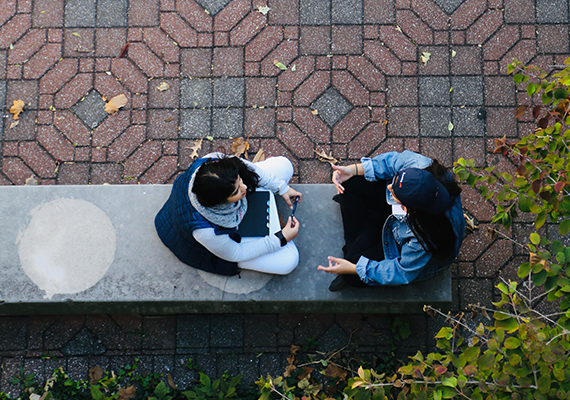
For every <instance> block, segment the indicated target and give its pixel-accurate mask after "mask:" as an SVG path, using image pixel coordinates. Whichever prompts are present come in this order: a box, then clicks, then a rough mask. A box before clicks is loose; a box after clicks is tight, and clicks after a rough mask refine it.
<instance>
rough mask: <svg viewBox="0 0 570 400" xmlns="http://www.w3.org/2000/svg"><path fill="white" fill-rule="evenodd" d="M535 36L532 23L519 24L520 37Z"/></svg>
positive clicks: (528, 37) (530, 37)
mask: <svg viewBox="0 0 570 400" xmlns="http://www.w3.org/2000/svg"><path fill="white" fill-rule="evenodd" d="M535 37H536V27H535V26H534V25H521V38H523V39H534V38H535Z"/></svg>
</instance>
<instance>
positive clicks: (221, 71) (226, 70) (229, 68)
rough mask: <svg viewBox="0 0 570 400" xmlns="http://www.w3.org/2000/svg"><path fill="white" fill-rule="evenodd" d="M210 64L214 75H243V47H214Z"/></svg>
mask: <svg viewBox="0 0 570 400" xmlns="http://www.w3.org/2000/svg"><path fill="white" fill-rule="evenodd" d="M212 65H213V74H214V75H216V76H243V48H239V47H237V48H236V47H216V48H215V49H214V56H213V61H212Z"/></svg>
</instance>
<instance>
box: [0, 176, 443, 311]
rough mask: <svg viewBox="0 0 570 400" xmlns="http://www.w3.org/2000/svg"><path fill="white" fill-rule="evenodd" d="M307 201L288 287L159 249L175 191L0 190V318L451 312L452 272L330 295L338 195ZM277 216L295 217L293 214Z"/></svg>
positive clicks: (278, 279)
mask: <svg viewBox="0 0 570 400" xmlns="http://www.w3.org/2000/svg"><path fill="white" fill-rule="evenodd" d="M293 187H294V188H296V189H297V190H299V191H301V192H302V193H303V195H304V199H303V203H302V204H301V205H300V206H299V207H298V209H297V216H298V218H299V221H300V222H301V224H302V227H301V231H300V234H299V236H298V238H297V239H296V240H295V242H296V244H297V246H298V247H299V252H300V263H299V266H298V267H297V268H296V269H295V271H293V272H292V273H291V274H290V275H287V276H272V275H266V274H261V273H256V272H251V271H242V273H241V275H240V276H235V277H223V276H218V275H213V274H209V273H206V272H203V271H199V270H196V269H194V268H190V267H188V266H187V265H185V264H183V263H181V262H180V261H178V259H176V257H174V255H173V254H172V253H170V251H169V250H168V249H167V248H166V247H165V246H164V245H163V244H162V243H161V242H160V239H159V238H158V236H157V234H156V232H155V229H154V223H153V221H154V216H155V215H156V213H157V212H158V210H159V209H160V208H161V206H162V205H163V203H164V202H165V201H166V199H167V198H168V196H169V193H170V190H171V186H170V185H102V186H91V185H89V186H17V187H16V186H2V187H0V243H1V248H0V301H1V302H0V315H14V314H20V315H27V314H57V313H145V314H154V313H157V314H158V313H161V314H163V313H231V312H238V313H242V312H245V313H298V312H303V313H311V312H317V313H319V312H323V313H333V312H334V313H345V312H371V313H413V312H421V310H422V307H423V305H424V304H431V305H433V306H435V307H442V308H446V307H448V306H449V305H450V304H451V273H450V270H449V268H448V269H446V270H445V271H444V272H442V273H440V274H439V275H438V276H436V277H434V278H432V279H429V280H427V281H424V282H419V283H416V284H411V285H408V286H401V287H382V288H370V289H347V290H343V291H341V292H336V293H331V292H329V290H328V286H329V283H330V281H331V280H332V279H333V276H332V275H329V274H326V273H323V272H320V271H317V265H318V264H319V263H321V264H322V263H325V262H326V257H327V256H328V255H336V256H342V251H341V247H342V244H343V239H342V223H341V219H340V210H339V208H338V205H337V204H336V203H334V202H333V201H332V200H331V197H332V196H333V195H334V194H335V189H334V186H333V185H293ZM278 206H279V208H280V209H281V210H283V214H282V215H287V214H288V211H287V209H286V205H285V203H284V201H283V200H282V199H281V198H278Z"/></svg>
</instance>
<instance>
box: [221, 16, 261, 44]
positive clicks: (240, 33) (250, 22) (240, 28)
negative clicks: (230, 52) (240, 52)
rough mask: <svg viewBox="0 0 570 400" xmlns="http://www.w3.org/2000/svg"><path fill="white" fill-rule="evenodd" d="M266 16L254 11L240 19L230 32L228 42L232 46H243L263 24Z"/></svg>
mask: <svg viewBox="0 0 570 400" xmlns="http://www.w3.org/2000/svg"><path fill="white" fill-rule="evenodd" d="M266 22H267V17H266V16H265V15H263V14H261V13H258V12H254V13H250V14H248V16H247V17H245V18H244V19H242V20H241V21H240V23H239V24H237V26H236V27H235V28H233V29H232V30H231V32H230V43H231V45H232V46H244V45H245V44H246V43H247V42H249V41H250V40H251V39H252V38H253V37H254V36H255V35H257V34H258V33H259V32H260V31H261V29H263V27H264V26H265V23H266Z"/></svg>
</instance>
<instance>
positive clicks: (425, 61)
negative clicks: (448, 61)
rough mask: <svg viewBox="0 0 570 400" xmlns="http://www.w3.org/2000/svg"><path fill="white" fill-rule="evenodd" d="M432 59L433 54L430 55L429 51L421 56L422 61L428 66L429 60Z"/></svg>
mask: <svg viewBox="0 0 570 400" xmlns="http://www.w3.org/2000/svg"><path fill="white" fill-rule="evenodd" d="M430 57H431V53H428V52H427V51H424V52H423V53H422V55H421V56H420V59H421V61H422V64H423V65H426V64H427V62H428V61H429V58H430Z"/></svg>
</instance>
